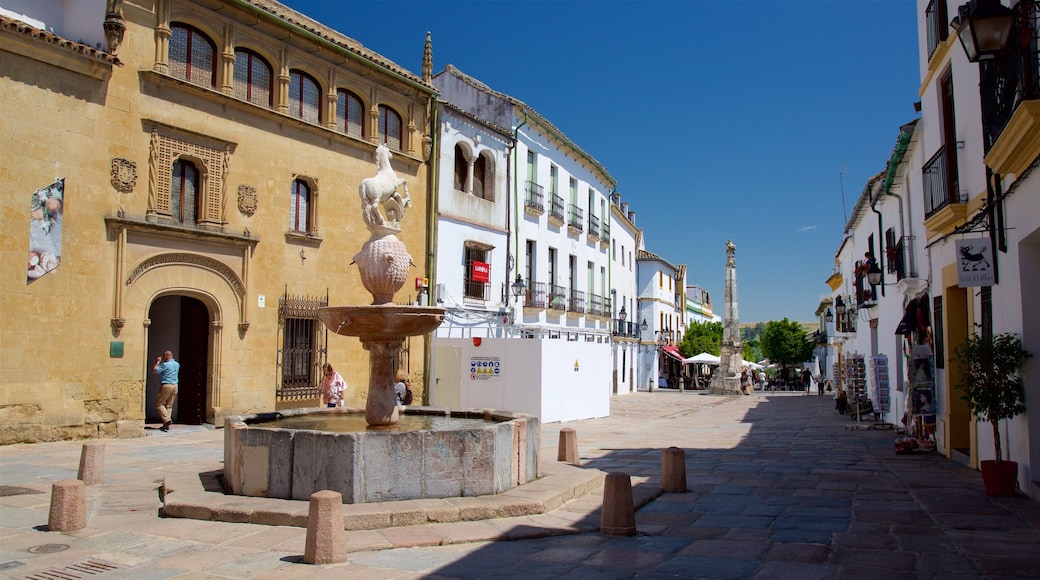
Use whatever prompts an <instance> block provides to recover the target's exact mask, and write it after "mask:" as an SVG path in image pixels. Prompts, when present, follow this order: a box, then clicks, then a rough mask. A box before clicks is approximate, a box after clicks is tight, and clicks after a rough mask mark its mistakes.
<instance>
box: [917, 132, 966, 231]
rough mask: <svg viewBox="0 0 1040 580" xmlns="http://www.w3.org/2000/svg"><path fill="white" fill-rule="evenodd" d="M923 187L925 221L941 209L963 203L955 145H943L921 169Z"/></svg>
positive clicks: (953, 143)
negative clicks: (959, 187)
mask: <svg viewBox="0 0 1040 580" xmlns="http://www.w3.org/2000/svg"><path fill="white" fill-rule="evenodd" d="M921 173H922V178H923V184H922V185H923V186H924V217H925V219H926V220H927V219H928V218H930V217H931V216H933V215H934V214H935V213H936V212H938V211H939V210H941V209H942V208H944V207H946V206H948V205H950V204H953V203H963V202H965V201H967V200H965V199H961V193H960V190H959V189H958V180H957V144H956V143H955V142H953V141H950V142H948V143H945V144H943V146H942V147H940V148H939V150H938V151H936V153H935V155H933V156H932V158H931V159H929V160H928V162H927V163H925V164H924V167H923V168H922V169H921Z"/></svg>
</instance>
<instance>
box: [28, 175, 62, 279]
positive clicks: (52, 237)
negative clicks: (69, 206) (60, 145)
mask: <svg viewBox="0 0 1040 580" xmlns="http://www.w3.org/2000/svg"><path fill="white" fill-rule="evenodd" d="M64 209H65V178H61V179H59V180H57V181H55V182H54V183H52V184H50V185H48V186H47V187H44V188H43V189H37V190H36V191H35V192H34V193H33V194H32V204H31V205H30V208H29V215H30V217H29V272H28V276H27V278H26V284H31V283H32V282H34V281H36V280H39V279H40V278H41V277H43V276H44V275H45V274H47V273H48V272H52V271H54V269H55V268H57V267H58V264H60V263H61V222H62V215H63V213H64Z"/></svg>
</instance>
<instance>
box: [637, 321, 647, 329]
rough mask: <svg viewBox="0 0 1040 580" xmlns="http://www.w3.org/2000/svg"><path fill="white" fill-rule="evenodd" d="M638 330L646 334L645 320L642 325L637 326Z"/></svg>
mask: <svg viewBox="0 0 1040 580" xmlns="http://www.w3.org/2000/svg"><path fill="white" fill-rule="evenodd" d="M639 329H640V330H642V331H643V332H646V329H647V326H646V319H645V318H644V319H643V324H641V325H639Z"/></svg>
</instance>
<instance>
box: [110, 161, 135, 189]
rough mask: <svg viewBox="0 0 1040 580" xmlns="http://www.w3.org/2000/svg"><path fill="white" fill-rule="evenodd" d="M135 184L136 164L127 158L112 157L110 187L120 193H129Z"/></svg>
mask: <svg viewBox="0 0 1040 580" xmlns="http://www.w3.org/2000/svg"><path fill="white" fill-rule="evenodd" d="M136 185H137V164H136V163H134V162H133V161H130V160H129V159H120V158H118V157H116V158H114V159H112V187H114V188H116V191H119V192H121V193H131V192H133V191H134V187H135V186H136Z"/></svg>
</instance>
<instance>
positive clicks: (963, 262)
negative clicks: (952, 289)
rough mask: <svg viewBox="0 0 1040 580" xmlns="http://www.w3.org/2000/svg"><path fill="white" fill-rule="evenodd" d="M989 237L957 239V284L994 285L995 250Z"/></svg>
mask: <svg viewBox="0 0 1040 580" xmlns="http://www.w3.org/2000/svg"><path fill="white" fill-rule="evenodd" d="M991 246H992V244H990V242H989V239H987V238H971V239H967V240H957V286H959V287H961V288H970V287H972V286H992V285H993V284H994V283H995V280H994V276H993V252H991V251H990V250H991Z"/></svg>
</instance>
